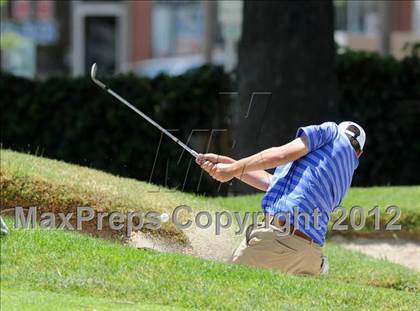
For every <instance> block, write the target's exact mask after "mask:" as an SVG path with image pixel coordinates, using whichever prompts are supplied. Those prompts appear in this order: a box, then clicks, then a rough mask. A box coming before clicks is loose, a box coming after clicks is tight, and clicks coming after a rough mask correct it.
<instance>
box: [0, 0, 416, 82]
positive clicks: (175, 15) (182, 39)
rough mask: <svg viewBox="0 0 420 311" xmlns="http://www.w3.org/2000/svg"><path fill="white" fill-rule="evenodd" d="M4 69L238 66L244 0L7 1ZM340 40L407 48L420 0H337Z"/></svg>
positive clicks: (57, 71)
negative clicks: (96, 65) (96, 64)
mask: <svg viewBox="0 0 420 311" xmlns="http://www.w3.org/2000/svg"><path fill="white" fill-rule="evenodd" d="M1 3H2V6H1V47H2V49H1V51H2V57H1V62H2V69H4V70H7V71H10V72H13V73H15V74H17V75H23V76H28V77H38V78H43V77H47V76H50V75H73V76H77V75H83V74H85V73H86V72H87V71H88V69H89V68H90V65H91V64H92V63H93V62H97V63H99V64H100V66H99V68H100V70H102V71H103V72H107V73H110V72H115V71H116V72H123V71H128V70H132V71H135V72H136V73H138V74H145V75H149V76H153V75H155V74H157V73H158V72H160V71H166V72H168V73H170V74H178V73H182V72H183V71H185V70H187V69H189V68H192V67H196V66H199V65H201V64H204V63H206V62H214V63H218V64H224V65H225V67H226V69H227V70H232V69H234V68H235V65H236V60H237V51H236V47H237V44H238V41H239V38H240V34H241V23H242V1H157V0H154V1H129V0H109V1H98V0H71V1H53V0H14V1H10V0H9V1H7V0H2V1H1ZM334 4H335V10H336V30H337V31H336V42H337V43H338V44H339V45H341V46H347V47H350V48H352V49H363V50H370V51H380V52H382V53H385V54H387V53H390V54H392V55H394V56H396V57H401V56H402V55H403V50H402V48H403V46H404V44H405V43H407V42H414V41H419V40H420V1H414V0H402V1H346V0H336V1H334Z"/></svg>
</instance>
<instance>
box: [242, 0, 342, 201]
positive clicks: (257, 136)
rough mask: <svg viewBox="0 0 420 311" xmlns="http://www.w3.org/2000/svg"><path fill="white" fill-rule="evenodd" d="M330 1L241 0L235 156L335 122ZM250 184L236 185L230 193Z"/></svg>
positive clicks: (276, 143) (253, 151)
mask: <svg viewBox="0 0 420 311" xmlns="http://www.w3.org/2000/svg"><path fill="white" fill-rule="evenodd" d="M333 24H334V23H333V4H332V1H305V2H302V1H293V0H292V1H245V2H244V16H243V25H242V38H241V41H240V43H239V65H238V76H239V104H238V105H239V106H240V114H239V116H238V117H237V118H238V120H237V126H236V133H235V135H234V136H235V138H236V145H235V149H234V153H235V156H236V157H237V158H240V157H244V156H248V155H250V154H253V153H255V152H257V151H260V150H262V149H265V148H268V147H272V146H279V145H282V144H284V143H287V142H288V141H290V140H292V139H293V138H294V135H295V133H296V130H297V128H298V127H299V126H305V125H309V124H316V123H322V122H323V121H326V120H334V116H335V108H336V107H335V106H336V103H335V74H334V59H335V46H334V25H333ZM250 190H251V188H248V187H244V186H243V185H240V183H235V187H234V192H236V193H238V192H239V193H243V192H250Z"/></svg>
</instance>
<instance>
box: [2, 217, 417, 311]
mask: <svg viewBox="0 0 420 311" xmlns="http://www.w3.org/2000/svg"><path fill="white" fill-rule="evenodd" d="M8 222H10V219H9V220H8ZM329 252H330V253H334V252H335V255H336V257H331V260H332V263H331V265H332V266H333V267H334V266H336V267H337V268H334V269H333V271H332V273H331V275H330V276H328V277H322V278H306V277H296V276H289V275H284V274H278V273H274V272H271V271H269V270H265V269H256V268H248V267H243V266H238V265H229V264H223V263H219V262H213V261H206V260H201V259H198V258H194V257H188V256H182V255H177V254H164V253H157V252H153V251H144V250H136V249H133V248H128V247H126V246H123V245H119V244H115V243H111V242H108V241H104V240H100V239H94V238H91V237H87V236H84V235H81V234H78V233H72V232H63V231H60V230H40V229H37V230H31V231H23V230H12V232H11V234H10V235H9V236H6V237H2V238H1V280H2V283H1V287H2V290H4V291H5V292H6V293H7V292H9V293H14V296H17V297H8V298H7V299H6V300H5V301H3V299H2V307H4V306H7V305H8V304H9V305H10V304H12V303H13V302H15V303H17V304H18V305H19V306H20V305H23V306H24V305H26V304H27V303H28V298H27V297H26V290H29V291H30V293H29V295H33V296H34V297H37V296H38V297H43V296H49V293H50V292H55V293H59V294H56V295H55V294H54V295H52V296H49V297H50V298H49V299H50V300H51V303H53V302H54V301H57V303H58V302H59V301H61V298H65V297H69V298H70V304H75V305H77V304H86V305H88V306H95V305H97V306H101V304H103V303H106V302H109V303H111V304H113V305H114V304H117V301H120V302H125V304H124V305H122V307H127V308H128V307H129V304H130V303H146V304H157V305H169V304H170V305H173V306H177V307H187V308H223V309H237V308H241V307H243V308H248V309H255V308H258V309H278V308H279V306H282V307H294V308H296V309H302V308H305V309H306V308H311V307H323V308H327V307H328V308H338V307H340V309H341V308H349V309H357V308H362V309H363V308H369V306H370V307H372V306H375V308H378V309H396V308H397V307H398V308H402V309H407V310H408V309H416V308H417V309H418V308H420V303H419V302H420V294H419V293H414V292H407V291H405V290H396V289H390V288H380V287H372V286H368V285H363V283H365V282H366V281H367V282H368V283H369V279H372V281H374V282H377V283H378V284H376V285H384V286H389V285H391V284H392V285H393V286H394V287H395V288H398V287H399V288H401V289H403V288H405V289H406V290H413V289H414V287H415V286H417V291H418V290H419V286H420V285H419V284H420V278H419V274H414V273H412V274H411V276H410V273H409V272H408V271H407V270H406V269H404V268H402V267H399V266H397V265H393V264H389V263H385V262H380V261H377V260H373V259H372V260H371V259H367V258H366V256H363V255H360V254H354V253H351V252H348V251H344V250H342V249H340V248H338V247H336V248H335V247H333V248H331V249H330V250H329ZM340 261H341V262H340ZM339 266H340V268H339ZM381 269H384V271H383V272H381V271H377V270H381ZM340 270H341V271H340ZM394 270H397V271H398V270H399V272H398V273H395V272H393V271H394ZM407 272H408V273H407ZM369 273H371V275H368V276H366V274H369ZM378 273H379V274H378ZM345 275H347V276H345ZM398 276H399V277H398ZM377 277H380V278H381V279H376V280H373V279H374V278H377ZM395 277H397V278H400V279H399V281H397V279H395ZM396 281H397V282H396ZM387 282H389V283H388V284H387ZM379 283H382V284H379ZM18 297H26V298H23V300H21V299H19V298H18ZM77 297H80V300H79V299H78V298H77ZM96 297H98V298H101V299H98V300H96V299H95V298H96ZM103 299H106V300H103ZM45 303H50V302H48V301H47V302H45ZM279 304H280V305H279ZM150 307H151V308H153V307H154V306H153V305H152V306H150ZM40 308H41V307H40Z"/></svg>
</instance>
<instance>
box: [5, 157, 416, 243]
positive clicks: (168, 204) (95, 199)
mask: <svg viewBox="0 0 420 311" xmlns="http://www.w3.org/2000/svg"><path fill="white" fill-rule="evenodd" d="M0 176H1V180H0V187H1V191H2V204H3V206H4V207H10V208H13V207H16V206H24V207H28V206H37V207H39V208H40V209H41V210H43V211H51V210H54V211H56V212H60V211H66V212H68V211H72V210H73V209H74V208H75V207H77V206H91V207H93V208H95V209H96V210H98V211H123V212H126V211H134V210H139V211H149V210H153V211H156V212H167V213H170V212H171V211H172V210H173V209H174V208H175V207H177V206H179V205H182V204H187V205H189V206H191V207H192V208H193V209H194V210H196V211H198V210H222V209H225V210H230V211H237V212H241V213H244V212H258V211H260V210H261V209H260V201H261V198H262V195H261V194H258V195H249V196H240V197H227V198H204V197H201V196H196V195H192V194H186V193H182V192H179V191H175V190H172V189H166V188H163V187H159V186H156V185H152V184H149V183H146V182H141V181H137V180H134V179H128V178H121V177H117V176H113V175H111V174H107V173H104V172H101V171H97V170H93V169H89V168H86V167H81V166H77V165H70V164H67V163H64V162H60V161H55V160H50V159H45V158H40V157H35V156H32V155H28V154H22V153H18V152H13V151H9V150H3V149H2V150H1V175H0ZM342 205H343V206H344V207H346V208H349V207H351V206H354V205H359V206H362V207H363V208H365V209H366V211H368V210H370V209H371V208H373V207H374V206H375V205H378V206H379V207H380V209H381V228H383V224H384V223H386V222H387V221H388V220H389V219H390V218H391V217H392V214H387V213H385V208H386V207H388V206H389V205H397V206H398V207H400V209H401V218H400V220H399V221H398V223H399V224H401V226H402V230H403V231H404V232H409V233H413V234H415V235H420V186H413V187H373V188H352V189H350V191H349V193H348V195H347V197H346V198H345V200H344V202H343V203H342ZM337 215H338V214H337V213H333V215H332V216H333V217H332V218H333V220H334V219H336V218H337ZM366 220H367V221H366V226H365V227H364V229H363V230H362V231H363V232H367V233H369V232H371V231H372V228H373V217H367V219H366ZM163 229H164V231H165V230H166V231H168V232H169V233H170V234H172V235H176V234H178V233H179V232H178V231H176V230H175V229H174V227H173V226H172V224H171V223H168V224H167V225H165V226H164V228H163ZM352 232H353V231H350V233H352Z"/></svg>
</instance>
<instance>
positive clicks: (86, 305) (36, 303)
mask: <svg viewBox="0 0 420 311" xmlns="http://www.w3.org/2000/svg"><path fill="white" fill-rule="evenodd" d="M0 295H1V297H2V299H1V308H2V310H8V311H11V310H19V311H22V310H116V309H118V310H144V311H147V310H150V311H152V310H177V309H178V308H172V307H168V306H162V305H152V304H139V303H134V302H131V301H125V300H115V299H114V300H113V299H106V298H100V297H93V296H86V297H83V296H77V295H71V294H57V293H54V292H49V291H33V290H22V289H7V288H2V289H1V291H0Z"/></svg>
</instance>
